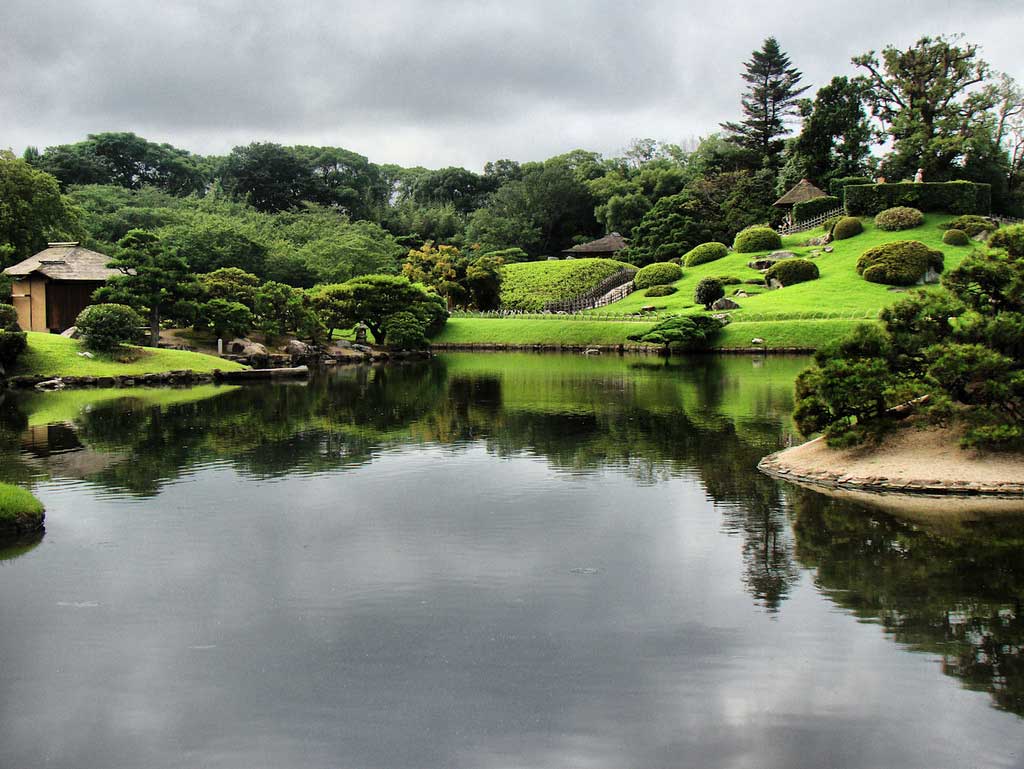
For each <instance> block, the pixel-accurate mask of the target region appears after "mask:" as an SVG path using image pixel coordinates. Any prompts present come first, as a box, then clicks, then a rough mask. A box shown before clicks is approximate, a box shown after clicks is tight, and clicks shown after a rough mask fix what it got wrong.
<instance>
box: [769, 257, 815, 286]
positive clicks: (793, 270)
mask: <svg viewBox="0 0 1024 769" xmlns="http://www.w3.org/2000/svg"><path fill="white" fill-rule="evenodd" d="M818 274H819V273H818V265H816V264H815V263H814V262H812V261H810V260H808V259H784V260H782V261H781V262H776V263H775V265H774V266H772V267H771V269H769V270H768V272H766V273H765V275H764V282H765V285H768V286H770V285H771V283H772V281H773V280H777V281H778V282H779V283H781V284H782V285H783V286H792V285H794V284H796V283H806V282H807V281H808V280H817V279H818Z"/></svg>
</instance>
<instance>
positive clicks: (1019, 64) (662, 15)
mask: <svg viewBox="0 0 1024 769" xmlns="http://www.w3.org/2000/svg"><path fill="white" fill-rule="evenodd" d="M1022 28H1024V4H1022V3H1021V2H1020V0H964V1H962V2H948V1H946V0H858V1H857V2H854V3H851V2H849V0H844V1H843V2H832V0H789V1H788V2H772V3H769V2H763V3H762V2H752V1H751V0H715V1H714V2H708V1H707V0H702V1H701V2H695V1H694V0H682V1H680V0H653V1H651V2H629V1H628V0H593V1H591V2H586V1H584V0H578V1H577V2H564V1H563V0H502V1H501V2H490V0H477V1H473V0H465V1H462V2H459V1H457V0H430V1H429V2H428V1H427V0H369V1H366V0H306V1H305V2H301V3H298V2H296V3H282V2H276V3H275V2H265V1H264V0H201V2H171V1H166V2H151V1H150V0H77V1H76V0H63V1H62V2H60V1H58V0H4V2H3V17H2V22H0V147H10V148H12V149H13V150H14V151H15V152H18V153H20V152H21V151H22V150H23V149H24V148H25V146H26V145H29V144H32V145H36V146H39V147H40V148H43V147H46V146H49V145H53V144H59V143H64V142H72V141H78V140H81V139H83V138H85V136H86V134H88V133H96V132H100V131H134V132H135V133H137V134H139V135H141V136H144V137H146V138H147V139H150V140H153V141H166V142H170V143H172V144H174V145H176V146H179V147H183V148H185V149H188V150H191V151H193V152H199V153H203V154H214V153H225V152H227V151H229V150H230V149H231V147H233V146H235V145H237V144H247V143H249V142H251V141H276V142H281V143H284V144H319V145H333V146H341V147H346V148H348V149H351V150H355V151H357V152H359V153H361V154H363V155H367V156H368V157H369V158H370V160H372V161H374V162H377V163H387V162H393V163H400V164H402V165H407V166H411V165H424V166H427V167H441V166H446V165H463V166H466V167H468V168H473V169H476V170H479V169H480V168H481V167H482V165H483V163H484V162H485V161H487V160H493V159H497V158H502V157H509V158H514V159H517V160H539V159H543V158H546V157H550V156H551V155H554V154H558V153H560V152H565V151H567V150H570V149H573V148H576V147H583V148H586V149H592V150H596V151H598V152H602V153H605V154H612V155H614V154H617V153H618V152H619V151H620V150H621V149H622V148H623V147H624V146H625V145H626V144H627V143H628V141H629V140H630V139H631V138H632V137H648V136H649V137H653V138H656V139H659V140H663V141H671V142H683V141H685V140H687V139H688V138H690V137H696V136H701V135H706V134H708V133H710V132H711V131H714V130H716V128H717V124H718V123H719V122H720V121H722V120H730V119H735V118H737V117H738V111H739V96H740V92H741V90H742V85H743V84H742V81H741V80H740V77H739V73H740V70H741V69H742V62H743V61H744V60H746V59H747V58H749V55H750V53H751V51H752V50H753V49H755V48H758V47H760V45H761V42H762V41H763V40H764V38H765V37H767V36H769V35H774V36H775V37H777V38H778V40H779V42H780V43H781V45H782V47H783V49H784V50H785V51H787V52H788V53H789V55H790V57H791V58H792V60H793V63H794V64H795V65H796V66H797V67H799V68H800V69H801V70H802V71H803V73H804V78H805V82H806V83H810V84H812V85H813V86H815V87H817V86H820V85H823V84H825V83H827V82H828V80H829V79H830V78H831V77H832V76H833V75H836V74H852V72H853V70H854V68H853V67H852V65H851V64H850V63H849V61H850V57H851V56H853V55H856V54H860V53H863V52H865V51H867V50H869V49H872V48H874V49H881V48H883V47H884V46H885V45H887V44H889V43H892V44H895V45H897V46H907V45H909V44H911V43H912V42H913V41H914V40H916V39H917V38H918V37H920V36H921V35H925V34H931V35H934V34H939V33H946V34H950V33H955V32H961V31H962V32H966V33H968V37H967V39H968V40H969V41H971V42H976V43H978V44H980V45H981V47H982V54H983V56H984V58H985V59H986V60H987V61H988V62H989V63H990V64H991V65H992V66H993V67H994V68H995V69H996V70H999V71H1004V72H1008V73H1009V74H1011V75H1013V76H1014V77H1015V78H1016V79H1017V80H1018V81H1024V53H1022V52H1021V50H1022V49H1021V44H1020V33H1021V30H1022Z"/></svg>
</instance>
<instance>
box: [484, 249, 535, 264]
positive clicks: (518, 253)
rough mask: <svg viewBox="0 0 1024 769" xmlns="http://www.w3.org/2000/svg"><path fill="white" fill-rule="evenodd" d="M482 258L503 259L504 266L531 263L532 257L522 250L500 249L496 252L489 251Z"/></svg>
mask: <svg viewBox="0 0 1024 769" xmlns="http://www.w3.org/2000/svg"><path fill="white" fill-rule="evenodd" d="M481 256H487V257H490V258H491V259H501V262H502V264H519V263H520V262H528V261H530V255H529V254H528V253H526V252H525V251H523V249H521V248H499V249H497V250H496V251H487V252H485V253H483V254H481Z"/></svg>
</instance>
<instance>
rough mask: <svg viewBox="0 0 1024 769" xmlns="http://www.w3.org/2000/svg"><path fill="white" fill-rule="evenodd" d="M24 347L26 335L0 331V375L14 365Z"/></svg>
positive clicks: (26, 341) (18, 332)
mask: <svg viewBox="0 0 1024 769" xmlns="http://www.w3.org/2000/svg"><path fill="white" fill-rule="evenodd" d="M26 347H28V335H27V334H26V333H25V332H24V331H0V374H2V373H3V371H4V369H6V368H9V367H10V366H13V365H14V363H15V361H17V360H18V356H19V355H21V354H22V353H23V352H25V348H26Z"/></svg>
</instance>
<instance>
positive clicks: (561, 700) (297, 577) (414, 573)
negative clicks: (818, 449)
mask: <svg viewBox="0 0 1024 769" xmlns="http://www.w3.org/2000/svg"><path fill="white" fill-rule="evenodd" d="M805 363H806V361H805V360H803V359H783V358H770V359H767V360H752V359H750V358H725V359H721V358H707V357H705V358H699V359H695V360H673V361H672V362H671V363H670V364H666V363H665V362H664V361H655V360H644V359H631V358H618V357H607V356H606V357H602V358H585V357H582V356H539V355H538V356H530V355H491V356H481V355H470V354H464V355H456V354H452V355H446V356H443V357H441V358H439V359H438V360H436V361H434V362H432V363H430V364H423V365H416V366H406V367H396V368H390V369H384V368H359V369H347V370H344V371H337V372H334V373H331V374H329V375H323V376H321V377H319V378H317V379H315V380H314V381H312V382H311V383H309V384H288V385H267V386H253V387H246V388H216V387H204V388H195V389H191V390H138V391H132V392H129V393H126V392H125V391H121V392H116V391H78V392H67V393H54V394H41V395H35V394H31V395H16V394H9V395H8V396H7V399H6V400H5V401H4V402H3V403H2V404H0V479H2V480H7V481H14V482H18V483H22V484H28V485H31V486H32V487H33V488H34V490H35V492H36V494H37V495H38V496H39V497H40V498H41V499H42V500H43V501H44V503H45V504H46V507H47V511H48V512H47V524H46V533H45V535H44V536H43V537H41V538H39V539H37V540H35V541H23V542H18V543H14V544H8V545H6V546H4V545H0V612H2V614H0V617H2V621H0V767H12V768H14V767H68V768H69V769H70V768H72V767H74V768H76V769H92V768H93V767H95V768H97V769H99V768H120V767H125V768H128V767H158V768H163V767H168V768H169V767H213V768H215V767H231V768H235V767H238V768H240V769H241V768H243V767H244V768H250V767H325V768H326V767H354V768H363V767H396V768H400V767H417V768H424V767H455V768H461V767H466V768H467V769H468V768H473V767H484V768H485V769H488V768H491V767H494V768H497V767H529V768H532V767H611V768H615V769H628V768H630V767H659V768H666V769H667V768H669V767H701V768H713V767H730V768H733V769H735V768H739V767H751V768H752V769H753V768H759V769H760V768H771V767H787V768H792V769H798V768H801V767H807V768H808V769H810V768H812V767H813V768H814V769H819V768H820V767H863V768H864V769H869V768H871V769H875V768H883V767H900V769H913V768H915V767H921V768H922V769H924V768H925V767H927V768H928V769H940V768H941V767H957V769H962V768H963V767H1021V766H1024V717H1022V716H1024V619H1022V613H1021V605H1020V601H1021V596H1022V592H1024V591H1022V587H1024V558H1022V557H1021V552H1022V550H1021V546H1022V544H1024V524H1022V522H1021V520H1019V519H1009V520H1007V519H1000V520H989V521H981V522H973V523H971V522H962V521H959V522H958V521H948V520H947V521H943V522H941V523H935V524H922V523H920V522H918V523H912V522H908V521H904V520H900V519H898V518H894V517H891V516H888V515H886V514H883V513H880V512H876V511H872V510H870V509H866V508H861V507H858V506H856V505H853V504H850V503H845V502H842V503H841V502H837V501H833V500H830V499H828V498H826V497H823V496H820V495H818V494H816V493H814V492H809V491H805V490H801V489H797V488H795V487H791V486H787V485H785V484H782V483H779V482H776V481H774V480H771V479H768V478H765V477H762V476H760V475H759V474H758V473H757V472H756V471H755V469H754V467H755V465H756V463H757V460H758V459H759V458H760V457H761V456H762V455H764V454H765V453H768V452H769V451H772V450H775V449H777V448H779V447H781V446H784V445H786V442H787V441H790V440H794V435H793V427H792V423H791V421H790V418H789V412H790V409H791V407H792V396H791V389H792V381H793V377H794V376H795V375H796V373H797V372H798V371H799V370H800V369H801V368H802V367H803V366H804V365H805Z"/></svg>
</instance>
